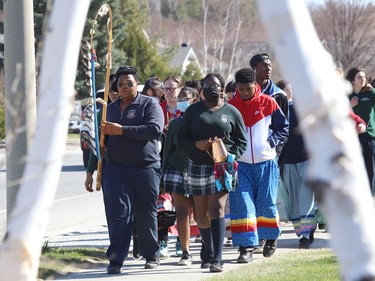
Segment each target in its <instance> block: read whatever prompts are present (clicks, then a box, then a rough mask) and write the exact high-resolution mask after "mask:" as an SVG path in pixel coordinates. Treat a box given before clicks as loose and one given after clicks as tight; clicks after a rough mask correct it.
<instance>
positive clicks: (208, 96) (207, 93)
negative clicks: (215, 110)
mask: <svg viewBox="0 0 375 281" xmlns="http://www.w3.org/2000/svg"><path fill="white" fill-rule="evenodd" d="M203 96H204V98H205V100H206V101H208V102H214V101H217V100H218V99H219V98H220V87H218V86H216V85H207V87H204V88H203Z"/></svg>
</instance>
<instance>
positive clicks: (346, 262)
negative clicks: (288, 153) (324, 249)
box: [258, 0, 375, 280]
mask: <svg viewBox="0 0 375 281" xmlns="http://www.w3.org/2000/svg"><path fill="white" fill-rule="evenodd" d="M258 9H259V12H260V16H261V18H262V21H263V24H264V26H265V28H266V31H267V33H268V35H269V39H270V41H271V44H272V45H273V47H274V48H275V51H276V55H277V59H278V61H279V63H280V65H281V68H282V72H283V74H284V75H285V79H287V80H288V81H290V82H291V83H292V84H293V88H294V92H295V93H296V94H295V95H294V97H295V103H296V110H297V113H298V115H299V119H300V120H301V130H302V133H303V135H304V139H305V141H306V144H307V146H308V149H309V152H310V155H311V167H310V170H309V183H310V186H311V187H312V188H313V190H314V191H315V193H316V195H317V198H318V199H319V201H320V202H321V204H322V206H323V210H324V211H325V214H326V216H327V220H328V223H329V226H330V231H331V233H332V239H331V245H332V249H333V251H334V252H335V253H336V254H337V256H338V260H339V263H340V268H341V274H342V277H343V279H344V280H375V239H374V233H375V223H374V222H375V215H374V206H373V201H372V196H371V193H370V188H369V182H368V177H367V174H366V172H365V167H364V161H363V157H362V154H361V150H360V146H359V142H358V136H357V134H356V132H355V129H354V124H353V121H352V120H350V119H349V117H348V113H349V110H350V106H349V101H348V97H347V96H346V94H348V92H349V91H350V89H351V87H349V86H350V85H349V84H347V83H345V82H344V81H342V79H340V78H339V77H338V75H337V74H336V71H335V69H336V67H335V65H334V63H333V59H332V57H331V55H330V54H329V53H328V52H327V51H326V50H325V49H324V48H323V46H322V44H321V43H320V41H319V38H318V36H317V34H316V31H315V29H314V27H313V24H312V21H311V18H310V15H309V13H308V10H307V8H306V7H305V5H304V2H303V1H294V0H278V1H272V0H258Z"/></svg>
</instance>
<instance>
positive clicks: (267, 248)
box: [263, 239, 277, 258]
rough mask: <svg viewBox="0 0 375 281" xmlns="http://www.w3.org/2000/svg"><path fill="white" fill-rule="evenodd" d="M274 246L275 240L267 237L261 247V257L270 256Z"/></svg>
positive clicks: (275, 244) (274, 249) (273, 251)
mask: <svg viewBox="0 0 375 281" xmlns="http://www.w3.org/2000/svg"><path fill="white" fill-rule="evenodd" d="M276 248H277V240H268V239H267V240H266V243H265V244H264V248H263V257H265V258H269V257H271V256H272V255H273V254H274V253H275V252H276Z"/></svg>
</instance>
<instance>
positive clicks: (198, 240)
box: [194, 234, 202, 243]
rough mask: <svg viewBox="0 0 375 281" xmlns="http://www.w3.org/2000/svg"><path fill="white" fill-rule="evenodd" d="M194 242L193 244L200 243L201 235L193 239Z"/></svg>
mask: <svg viewBox="0 0 375 281" xmlns="http://www.w3.org/2000/svg"><path fill="white" fill-rule="evenodd" d="M194 242H195V243H200V242H202V235H200V234H198V236H197V237H195V240H194Z"/></svg>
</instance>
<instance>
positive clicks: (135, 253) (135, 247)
mask: <svg viewBox="0 0 375 281" xmlns="http://www.w3.org/2000/svg"><path fill="white" fill-rule="evenodd" d="M133 258H134V259H135V260H139V259H140V258H141V255H140V254H139V249H138V237H137V236H133Z"/></svg>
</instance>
